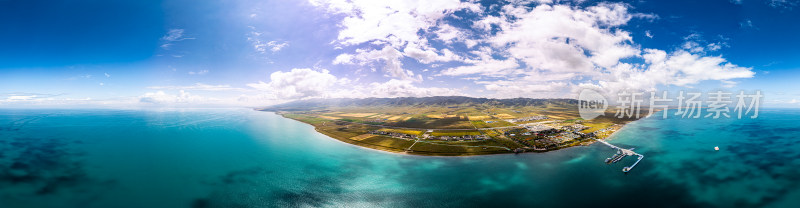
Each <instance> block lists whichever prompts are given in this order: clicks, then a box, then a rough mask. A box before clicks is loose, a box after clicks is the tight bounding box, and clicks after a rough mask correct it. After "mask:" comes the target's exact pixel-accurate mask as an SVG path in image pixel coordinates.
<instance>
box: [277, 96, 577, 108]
mask: <svg viewBox="0 0 800 208" xmlns="http://www.w3.org/2000/svg"><path fill="white" fill-rule="evenodd" d="M547 104H560V105H577V104H578V100H576V99H564V98H558V99H534V98H510V99H493V98H473V97H465V96H434V97H398V98H333V99H308V100H298V101H292V102H289V103H283V104H278V105H273V106H269V107H265V108H262V109H261V110H266V111H278V110H284V111H293V110H312V109H319V108H328V107H361V106H430V105H436V106H451V105H475V106H480V105H489V106H502V107H511V106H545V105H547Z"/></svg>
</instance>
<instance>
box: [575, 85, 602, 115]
mask: <svg viewBox="0 0 800 208" xmlns="http://www.w3.org/2000/svg"><path fill="white" fill-rule="evenodd" d="M607 108H608V100H606V98H605V97H604V96H603V95H602V94H600V93H598V92H596V91H594V90H590V89H584V90H582V91H581V94H580V95H578V113H580V114H581V118H583V119H584V120H591V119H594V118H597V117H598V116H601V115H603V114H605V112H606V109H607Z"/></svg>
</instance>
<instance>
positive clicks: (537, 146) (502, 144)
mask: <svg viewBox="0 0 800 208" xmlns="http://www.w3.org/2000/svg"><path fill="white" fill-rule="evenodd" d="M278 112H279V114H281V115H283V116H285V117H287V118H292V119H295V120H298V121H301V122H305V123H308V124H310V125H313V126H314V127H315V128H316V130H317V131H318V132H320V133H322V134H325V135H327V136H330V137H332V138H335V139H338V140H340V141H343V142H346V143H350V144H354V145H359V146H363V147H368V148H373V149H379V150H384V151H390V152H399V153H406V154H417V155H446V156H458V155H480V154H500V153H513V152H515V151H520V150H521V151H523V152H524V151H534V152H541V151H549V150H554V149H560V148H566V147H570V146H575V145H580V144H584V143H586V142H591V141H593V140H591V139H590V138H592V137H594V135H596V136H597V137H598V138H605V137H608V136H610V135H611V134H612V133H613V132H614V131H616V130H617V129H619V128H620V127H622V124H625V123H627V122H629V121H631V120H635V119H619V118H616V117H613V113H614V112H610V111H609V112H607V113H606V116H601V117H598V118H597V119H593V120H590V121H584V120H582V119H580V117H579V114H578V111H577V106H575V105H572V104H564V103H558V102H554V103H547V104H542V105H533V106H532V105H528V106H511V107H501V106H494V105H486V104H482V105H446V106H442V105H427V106H425V105H414V106H380V105H370V106H362V107H352V106H349V107H330V108H327V109H325V108H323V109H315V110H305V111H299V110H293V111H278ZM535 116H536V117H540V116H546V117H547V119H544V120H530V121H524V119H523V120H520V121H515V122H514V123H512V122H509V121H508V120H510V119H516V118H528V117H535ZM534 122H535V123H546V125H548V126H551V127H553V128H554V130H553V131H551V132H549V133H547V134H546V135H541V134H537V133H530V132H528V131H529V130H528V128H526V126H525V125H523V124H529V123H534ZM576 124H581V125H584V126H586V127H588V128H587V129H583V130H581V131H580V132H574V133H573V132H567V131H568V130H564V129H565V128H566V126H572V125H576ZM531 129H533V128H531ZM567 129H568V128H567ZM387 132H388V133H387ZM562 134H563V135H562ZM479 135H482V136H480V137H477V136H479ZM570 135H572V136H570ZM575 135H578V136H577V137H576V136H575ZM580 135H589V136H580ZM443 136H446V137H445V138H442V137H443ZM568 137H569V138H568Z"/></svg>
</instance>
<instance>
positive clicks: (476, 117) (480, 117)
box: [469, 116, 491, 121]
mask: <svg viewBox="0 0 800 208" xmlns="http://www.w3.org/2000/svg"><path fill="white" fill-rule="evenodd" d="M489 118H491V117H490V116H469V120H470V121H478V120H484V119H489Z"/></svg>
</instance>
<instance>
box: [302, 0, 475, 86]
mask: <svg viewBox="0 0 800 208" xmlns="http://www.w3.org/2000/svg"><path fill="white" fill-rule="evenodd" d="M310 3H311V4H312V5H315V6H318V7H321V8H324V9H326V11H328V12H330V13H336V14H344V15H345V16H346V17H345V18H344V19H343V20H342V22H341V23H340V25H341V27H342V30H340V31H339V34H338V38H337V41H336V43H338V44H341V45H357V44H362V43H370V45H371V46H370V47H369V48H361V49H357V50H356V52H355V53H352V54H347V55H340V56H338V57H337V58H336V59H335V60H334V61H333V62H334V63H335V64H344V63H351V61H353V60H357V61H359V64H361V65H368V64H370V65H371V64H374V62H382V63H383V66H382V68H383V69H384V71H385V72H386V73H387V74H388V75H389V76H390V77H392V78H398V79H402V80H416V81H421V80H422V78H421V77H420V76H414V72H412V71H411V70H407V69H404V68H403V64H402V63H401V62H402V60H403V59H404V58H405V57H410V58H413V59H416V60H418V61H420V62H421V63H424V64H429V63H432V62H446V61H451V60H457V59H458V56H457V55H456V54H455V53H453V52H452V51H450V50H438V49H435V48H433V47H431V46H430V44H429V43H428V40H427V39H426V38H425V37H423V36H421V35H420V31H421V30H422V31H429V32H431V33H435V34H438V37H439V38H440V39H442V40H443V41H445V42H448V43H450V42H452V41H453V40H451V39H459V40H463V39H464V38H463V33H462V32H461V31H460V30H458V29H457V28H454V27H452V26H449V25H447V24H440V20H441V19H442V18H444V17H446V16H448V15H451V14H452V13H453V12H455V11H459V10H467V11H472V12H479V10H480V6H479V5H477V4H474V3H469V2H461V1H459V0H440V1H423V0H412V1H407V0H387V1H372V0H352V1H344V0H311V1H310ZM437 25H438V26H439V27H437ZM433 29H437V31H430V30H433ZM475 44H477V43H474V41H472V42H470V43H469V45H472V46H474V45H475ZM376 48H380V49H376ZM353 58H355V59H353Z"/></svg>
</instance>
